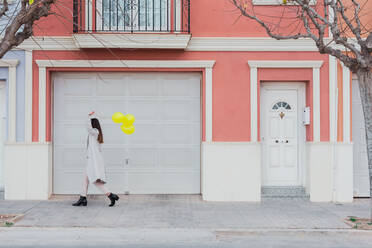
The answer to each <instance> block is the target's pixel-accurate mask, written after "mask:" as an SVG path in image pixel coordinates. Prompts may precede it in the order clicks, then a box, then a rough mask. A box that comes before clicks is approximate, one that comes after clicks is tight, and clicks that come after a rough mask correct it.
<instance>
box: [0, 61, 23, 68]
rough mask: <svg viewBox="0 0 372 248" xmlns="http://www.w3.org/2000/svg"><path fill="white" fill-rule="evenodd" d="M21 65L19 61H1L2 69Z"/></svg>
mask: <svg viewBox="0 0 372 248" xmlns="http://www.w3.org/2000/svg"><path fill="white" fill-rule="evenodd" d="M18 64H19V60H18V59H1V60H0V67H17V65H18Z"/></svg>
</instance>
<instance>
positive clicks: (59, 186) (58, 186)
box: [53, 172, 83, 194]
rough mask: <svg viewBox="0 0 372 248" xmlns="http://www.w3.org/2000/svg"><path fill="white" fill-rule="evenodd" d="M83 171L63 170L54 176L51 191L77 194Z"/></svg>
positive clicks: (79, 190)
mask: <svg viewBox="0 0 372 248" xmlns="http://www.w3.org/2000/svg"><path fill="white" fill-rule="evenodd" d="M82 178H83V173H82V172H79V173H76V172H70V173H68V172H64V173H62V174H61V176H58V177H54V178H53V180H54V183H53V191H54V192H64V194H77V193H80V192H81V189H82V184H83V181H82Z"/></svg>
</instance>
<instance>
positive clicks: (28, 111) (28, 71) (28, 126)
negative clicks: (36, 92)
mask: <svg viewBox="0 0 372 248" xmlns="http://www.w3.org/2000/svg"><path fill="white" fill-rule="evenodd" d="M25 63H26V66H25V105H26V106H25V141H26V142H31V140H32V52H30V51H25Z"/></svg>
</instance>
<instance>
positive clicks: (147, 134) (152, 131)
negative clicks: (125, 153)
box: [128, 123, 160, 145]
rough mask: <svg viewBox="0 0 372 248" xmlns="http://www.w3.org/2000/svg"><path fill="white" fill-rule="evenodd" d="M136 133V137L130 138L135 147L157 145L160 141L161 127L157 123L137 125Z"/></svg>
mask: <svg viewBox="0 0 372 248" xmlns="http://www.w3.org/2000/svg"><path fill="white" fill-rule="evenodd" d="M135 128H136V132H135V134H134V135H130V136H129V137H128V140H129V143H130V144H134V145H139V144H144V145H148V144H157V143H158V141H159V138H160V137H159V136H160V135H159V129H160V125H157V124H156V123H152V124H141V123H136V124H135Z"/></svg>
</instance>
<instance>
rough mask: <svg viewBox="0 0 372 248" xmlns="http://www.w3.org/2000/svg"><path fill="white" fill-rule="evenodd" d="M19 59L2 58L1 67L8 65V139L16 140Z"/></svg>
mask: <svg viewBox="0 0 372 248" xmlns="http://www.w3.org/2000/svg"><path fill="white" fill-rule="evenodd" d="M18 63H19V61H18V59H2V60H0V67H8V97H9V99H8V118H9V119H8V141H11V142H15V141H16V124H17V123H16V121H17V113H16V111H17V99H16V97H17V65H18Z"/></svg>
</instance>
